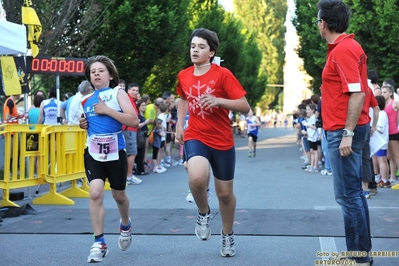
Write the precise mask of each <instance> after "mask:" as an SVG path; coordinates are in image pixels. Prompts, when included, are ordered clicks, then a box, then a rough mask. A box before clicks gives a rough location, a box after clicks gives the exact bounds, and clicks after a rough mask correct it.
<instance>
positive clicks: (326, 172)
mask: <svg viewBox="0 0 399 266" xmlns="http://www.w3.org/2000/svg"><path fill="white" fill-rule="evenodd" d="M320 174H322V175H332V172H331V171H328V170H327V169H323V170H321V172H320Z"/></svg>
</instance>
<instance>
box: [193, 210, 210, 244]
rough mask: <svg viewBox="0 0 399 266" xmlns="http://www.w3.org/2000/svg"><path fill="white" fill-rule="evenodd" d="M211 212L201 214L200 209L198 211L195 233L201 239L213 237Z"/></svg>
mask: <svg viewBox="0 0 399 266" xmlns="http://www.w3.org/2000/svg"><path fill="white" fill-rule="evenodd" d="M210 225H211V214H210V213H207V214H205V215H201V214H200V213H199V211H197V223H196V225H195V235H196V236H197V237H198V238H199V239H200V240H204V241H205V240H208V239H209V238H210V237H211V227H210Z"/></svg>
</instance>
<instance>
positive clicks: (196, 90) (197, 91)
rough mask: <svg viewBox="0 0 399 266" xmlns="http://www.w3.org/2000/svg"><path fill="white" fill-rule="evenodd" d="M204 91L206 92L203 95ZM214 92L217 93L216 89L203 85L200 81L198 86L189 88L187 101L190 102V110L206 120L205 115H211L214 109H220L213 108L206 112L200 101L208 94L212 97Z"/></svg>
mask: <svg viewBox="0 0 399 266" xmlns="http://www.w3.org/2000/svg"><path fill="white" fill-rule="evenodd" d="M204 89H205V90H204ZM202 90H204V91H203V92H202V93H201V91H202ZM213 92H215V89H213V88H211V87H209V86H208V85H206V84H201V81H198V84H197V85H192V86H191V87H190V88H189V90H188V91H187V92H186V94H187V100H188V101H189V103H188V107H189V108H190V110H192V112H193V114H195V115H197V116H201V117H202V119H205V115H210V114H211V113H212V112H213V110H212V108H218V107H211V108H209V109H207V110H205V109H204V108H202V106H201V104H200V99H201V96H202V95H207V94H209V95H212V93H213Z"/></svg>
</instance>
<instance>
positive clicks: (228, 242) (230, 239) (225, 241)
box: [220, 230, 236, 257]
mask: <svg viewBox="0 0 399 266" xmlns="http://www.w3.org/2000/svg"><path fill="white" fill-rule="evenodd" d="M221 235H222V249H221V250H220V254H221V255H222V256H223V257H233V256H234V255H235V254H236V248H235V246H234V233H232V234H231V235H227V236H226V235H224V234H223V230H222V232H221Z"/></svg>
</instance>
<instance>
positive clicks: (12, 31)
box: [0, 21, 28, 111]
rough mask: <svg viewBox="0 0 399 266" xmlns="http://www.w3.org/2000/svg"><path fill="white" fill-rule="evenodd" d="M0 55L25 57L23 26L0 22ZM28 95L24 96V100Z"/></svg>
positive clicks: (26, 102) (25, 107)
mask: <svg viewBox="0 0 399 266" xmlns="http://www.w3.org/2000/svg"><path fill="white" fill-rule="evenodd" d="M0 37H1V38H0V55H21V56H25V54H26V51H27V48H26V47H27V37H26V27H25V25H21V24H16V23H13V22H9V21H0ZM27 98H28V94H27V93H25V94H24V99H27ZM27 104H28V101H26V100H25V101H24V109H25V111H26V110H27V109H28V106H27Z"/></svg>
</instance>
